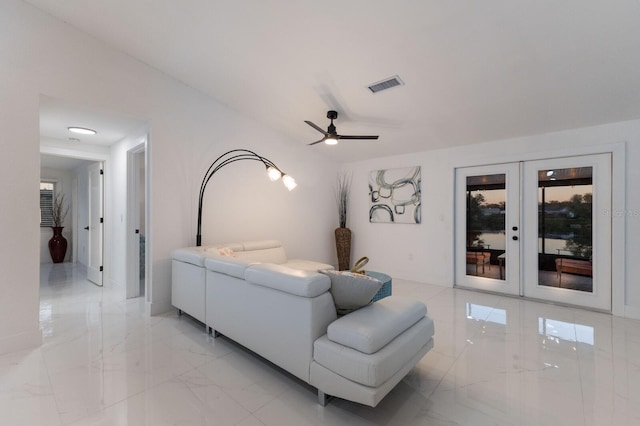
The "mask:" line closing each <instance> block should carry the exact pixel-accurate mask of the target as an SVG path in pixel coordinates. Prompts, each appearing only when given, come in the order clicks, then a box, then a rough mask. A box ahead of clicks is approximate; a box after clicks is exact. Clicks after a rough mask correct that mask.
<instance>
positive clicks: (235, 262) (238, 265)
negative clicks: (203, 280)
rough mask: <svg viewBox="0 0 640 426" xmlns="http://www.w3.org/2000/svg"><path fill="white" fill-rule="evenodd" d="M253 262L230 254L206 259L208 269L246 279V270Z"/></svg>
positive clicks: (205, 264)
mask: <svg viewBox="0 0 640 426" xmlns="http://www.w3.org/2000/svg"><path fill="white" fill-rule="evenodd" d="M253 264H255V262H251V261H248V260H246V259H238V258H235V257H228V256H215V257H210V258H206V259H205V261H204V266H205V268H207V269H208V270H210V271H214V272H220V273H221V274H225V275H230V276H232V277H236V278H240V279H244V273H245V270H246V269H247V268H248V267H249V266H251V265H253Z"/></svg>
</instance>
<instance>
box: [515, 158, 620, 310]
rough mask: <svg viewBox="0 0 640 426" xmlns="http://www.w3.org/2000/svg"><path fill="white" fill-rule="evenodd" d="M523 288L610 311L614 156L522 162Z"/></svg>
mask: <svg viewBox="0 0 640 426" xmlns="http://www.w3.org/2000/svg"><path fill="white" fill-rule="evenodd" d="M523 176H524V184H523V191H524V197H523V202H524V214H523V216H524V220H525V222H524V223H526V228H525V229H524V235H523V237H524V253H525V255H524V268H525V269H524V274H523V275H524V293H525V295H527V296H529V297H534V298H538V299H544V300H550V301H556V302H562V303H568V304H572V305H580V306H586V307H591V308H597V309H603V310H607V311H610V310H611V214H610V212H611V155H610V154H597V155H585V156H578V157H567V158H557V159H551V160H539V161H528V162H526V163H525V164H524V173H523Z"/></svg>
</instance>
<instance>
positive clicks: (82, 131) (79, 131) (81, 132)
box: [67, 126, 98, 135]
mask: <svg viewBox="0 0 640 426" xmlns="http://www.w3.org/2000/svg"><path fill="white" fill-rule="evenodd" d="M67 130H69V131H70V132H72V133H77V134H79V135H95V134H97V133H98V132H96V131H95V130H93V129H87V128H86V127H77V126H71V127H67Z"/></svg>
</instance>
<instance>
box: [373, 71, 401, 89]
mask: <svg viewBox="0 0 640 426" xmlns="http://www.w3.org/2000/svg"><path fill="white" fill-rule="evenodd" d="M403 84H404V83H403V82H402V80H400V77H398V76H397V75H394V76H393V77H389V78H385V79H384V80H382V81H379V82H377V83H373V84H371V85H369V86H368V87H369V90H371V92H373V93H378V92H380V91H382V90H386V89H391V88H392V87H396V86H401V85H403Z"/></svg>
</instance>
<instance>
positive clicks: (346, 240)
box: [335, 228, 351, 271]
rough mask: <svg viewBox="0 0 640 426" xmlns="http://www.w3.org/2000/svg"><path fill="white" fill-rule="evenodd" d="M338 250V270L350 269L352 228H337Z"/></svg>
mask: <svg viewBox="0 0 640 426" xmlns="http://www.w3.org/2000/svg"><path fill="white" fill-rule="evenodd" d="M335 235H336V252H337V253H338V270H339V271H345V270H348V269H349V264H350V263H351V229H349V228H336V230H335Z"/></svg>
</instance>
